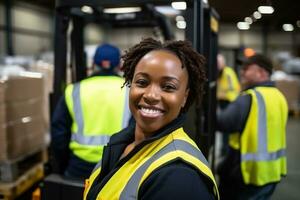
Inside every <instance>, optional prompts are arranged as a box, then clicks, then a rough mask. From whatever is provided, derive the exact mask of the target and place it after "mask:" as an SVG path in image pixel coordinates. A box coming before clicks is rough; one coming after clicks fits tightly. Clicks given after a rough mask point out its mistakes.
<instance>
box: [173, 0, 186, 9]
mask: <svg viewBox="0 0 300 200" xmlns="http://www.w3.org/2000/svg"><path fill="white" fill-rule="evenodd" d="M171 5H172V7H173V8H174V9H176V10H185V9H186V2H185V1H177V2H172V3H171Z"/></svg>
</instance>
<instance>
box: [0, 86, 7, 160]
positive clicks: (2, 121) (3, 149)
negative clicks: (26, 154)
mask: <svg viewBox="0 0 300 200" xmlns="http://www.w3.org/2000/svg"><path fill="white" fill-rule="evenodd" d="M4 93H5V83H4V82H3V81H0V161H1V160H5V159H6V156H7V142H6V141H7V139H6V107H5V102H4Z"/></svg>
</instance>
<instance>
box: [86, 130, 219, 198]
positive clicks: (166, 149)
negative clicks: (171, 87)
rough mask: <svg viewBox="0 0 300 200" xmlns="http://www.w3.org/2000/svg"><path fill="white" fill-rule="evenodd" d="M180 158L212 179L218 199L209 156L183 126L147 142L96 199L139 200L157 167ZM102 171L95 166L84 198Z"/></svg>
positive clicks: (111, 179)
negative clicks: (141, 192)
mask: <svg viewBox="0 0 300 200" xmlns="http://www.w3.org/2000/svg"><path fill="white" fill-rule="evenodd" d="M178 158H180V159H181V160H182V161H183V162H185V163H187V164H188V165H190V166H193V167H194V168H195V169H197V170H198V171H199V172H200V173H201V174H203V175H204V177H206V178H207V179H208V181H209V182H211V184H212V188H211V189H212V191H213V192H214V196H215V198H216V199H219V192H218V188H217V185H216V182H215V179H214V177H213V174H212V172H211V170H210V168H209V167H208V163H207V161H206V159H205V158H204V156H203V154H202V153H201V151H200V150H199V149H198V147H197V145H196V144H195V143H194V141H193V140H192V139H190V138H189V137H188V136H187V135H186V133H185V132H184V130H183V128H179V129H177V130H175V131H174V132H172V133H170V134H168V135H166V136H165V137H162V138H160V139H158V140H156V141H154V142H152V143H149V144H147V145H145V146H144V147H143V148H142V149H140V150H139V151H138V152H137V153H136V154H135V155H134V156H132V157H131V158H130V159H129V160H128V161H127V162H126V163H125V164H124V165H123V166H121V167H120V168H119V169H118V171H116V172H115V174H114V175H112V177H111V178H110V179H109V180H108V181H107V182H106V183H105V185H104V186H103V188H102V189H101V191H99V193H98V194H97V200H100V199H120V200H128V199H137V197H138V192H139V189H140V186H141V185H142V184H143V182H144V181H145V180H146V179H147V177H149V176H150V175H151V173H152V172H154V171H155V170H156V169H159V168H160V167H162V166H164V165H165V164H166V163H170V162H172V161H173V160H177V159H178ZM100 172H101V167H99V168H96V170H95V171H94V172H93V173H92V175H91V176H90V178H89V180H87V184H86V188H85V192H84V199H86V198H87V195H88V192H89V190H90V188H91V186H92V184H93V182H94V180H95V179H96V178H97V176H98V175H99V174H100ZM179 189H180V188H179Z"/></svg>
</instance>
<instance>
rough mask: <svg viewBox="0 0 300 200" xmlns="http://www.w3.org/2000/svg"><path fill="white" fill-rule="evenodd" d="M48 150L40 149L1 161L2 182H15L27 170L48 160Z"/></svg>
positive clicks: (0, 177) (0, 175)
mask: <svg viewBox="0 0 300 200" xmlns="http://www.w3.org/2000/svg"><path fill="white" fill-rule="evenodd" d="M47 159H48V157H47V150H46V149H44V148H43V149H38V150H36V151H34V152H32V153H30V154H28V155H26V156H23V157H20V158H18V159H14V160H7V161H2V162H0V183H6V182H13V181H15V180H16V179H17V178H18V177H20V176H21V175H22V174H24V173H25V172H26V171H28V170H29V169H31V168H32V167H33V166H35V165H36V164H39V163H45V162H46V161H47Z"/></svg>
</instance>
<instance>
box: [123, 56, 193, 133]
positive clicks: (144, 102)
mask: <svg viewBox="0 0 300 200" xmlns="http://www.w3.org/2000/svg"><path fill="white" fill-rule="evenodd" d="M181 66H182V65H181V62H180V60H179V58H178V57H177V56H176V55H174V54H172V53H170V52H168V51H166V50H155V51H151V52H149V53H147V54H146V55H145V56H144V57H142V59H141V60H140V61H139V62H138V64H137V66H136V68H135V72H134V75H133V80H132V84H131V88H130V93H129V106H130V110H131V112H132V114H133V116H134V118H135V120H136V128H137V129H138V130H140V131H142V132H143V133H145V134H150V135H151V133H153V132H154V131H157V130H158V129H160V128H162V127H163V126H165V125H166V124H168V123H169V122H171V121H172V120H174V119H175V118H176V117H177V116H178V115H179V112H180V110H181V108H182V107H184V105H185V102H186V99H187V97H188V93H189V90H188V89H187V85H188V72H187V69H186V68H182V67H181Z"/></svg>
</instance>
